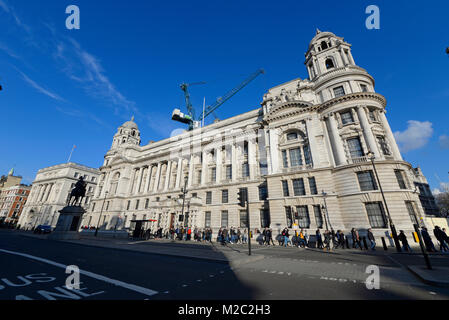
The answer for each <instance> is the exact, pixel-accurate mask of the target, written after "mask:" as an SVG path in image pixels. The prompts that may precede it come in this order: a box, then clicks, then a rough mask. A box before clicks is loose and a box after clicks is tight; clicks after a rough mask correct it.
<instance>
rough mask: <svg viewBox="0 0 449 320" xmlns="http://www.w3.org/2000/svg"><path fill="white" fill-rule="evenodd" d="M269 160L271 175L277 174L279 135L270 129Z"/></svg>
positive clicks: (276, 131)
mask: <svg viewBox="0 0 449 320" xmlns="http://www.w3.org/2000/svg"><path fill="white" fill-rule="evenodd" d="M269 135H270V158H271V171H272V173H273V174H275V173H278V172H279V149H278V144H279V135H278V130H277V129H270V133H269Z"/></svg>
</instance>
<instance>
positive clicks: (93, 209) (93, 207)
mask: <svg viewBox="0 0 449 320" xmlns="http://www.w3.org/2000/svg"><path fill="white" fill-rule="evenodd" d="M95 205H96V203H95V202H94V203H92V212H93V211H95Z"/></svg>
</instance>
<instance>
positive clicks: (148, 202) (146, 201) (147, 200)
mask: <svg viewBox="0 0 449 320" xmlns="http://www.w3.org/2000/svg"><path fill="white" fill-rule="evenodd" d="M149 204H150V199H146V200H145V209H148V206H149Z"/></svg>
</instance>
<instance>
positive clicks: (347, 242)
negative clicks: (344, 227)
mask: <svg viewBox="0 0 449 320" xmlns="http://www.w3.org/2000/svg"><path fill="white" fill-rule="evenodd" d="M346 248H348V249H349V240H348V237H346Z"/></svg>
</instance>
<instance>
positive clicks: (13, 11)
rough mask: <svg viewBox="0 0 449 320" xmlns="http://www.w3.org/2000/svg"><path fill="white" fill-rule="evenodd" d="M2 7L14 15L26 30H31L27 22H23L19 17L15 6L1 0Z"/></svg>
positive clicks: (18, 23) (15, 19)
mask: <svg viewBox="0 0 449 320" xmlns="http://www.w3.org/2000/svg"><path fill="white" fill-rule="evenodd" d="M0 8H2V9H3V10H4V11H5V12H6V13H8V14H11V15H12V17H13V18H14V21H15V22H16V24H17V25H18V26H19V27H21V28H23V29H25V31H26V32H28V33H30V32H31V29H30V27H28V26H27V25H26V24H25V23H23V22H22V20H21V19H20V18H19V16H18V15H17V13H16V11H15V10H14V8H13V7H12V6H11V5H8V4H7V3H6V1H4V0H0Z"/></svg>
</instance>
